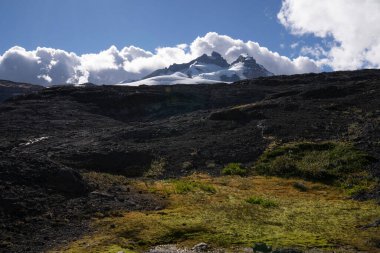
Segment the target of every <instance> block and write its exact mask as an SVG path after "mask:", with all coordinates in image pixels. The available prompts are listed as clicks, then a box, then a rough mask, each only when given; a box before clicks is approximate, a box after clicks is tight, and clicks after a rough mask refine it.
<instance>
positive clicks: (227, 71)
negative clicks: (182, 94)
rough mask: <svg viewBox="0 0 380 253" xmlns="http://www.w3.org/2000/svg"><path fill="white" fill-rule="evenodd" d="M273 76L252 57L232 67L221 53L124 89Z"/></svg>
mask: <svg viewBox="0 0 380 253" xmlns="http://www.w3.org/2000/svg"><path fill="white" fill-rule="evenodd" d="M272 75H273V74H272V73H271V72H269V71H268V70H266V69H265V68H264V67H263V66H262V65H260V64H258V63H257V62H256V60H255V59H254V58H253V57H251V56H248V55H240V56H239V57H238V58H237V59H236V60H235V61H233V62H232V63H231V64H229V63H228V62H227V61H226V60H225V59H224V58H223V57H222V56H221V55H220V54H219V53H217V52H212V53H211V55H206V54H203V55H201V56H199V57H198V58H196V59H194V60H192V61H190V62H188V63H182V64H173V65H170V66H169V67H167V68H164V69H158V70H156V71H154V72H152V73H151V74H149V75H147V76H146V77H144V78H142V79H141V80H139V81H136V82H124V83H122V85H141V84H146V85H158V84H162V85H170V84H185V83H188V84H193V83H197V84H198V83H216V82H235V81H239V80H243V79H251V78H257V77H260V76H272Z"/></svg>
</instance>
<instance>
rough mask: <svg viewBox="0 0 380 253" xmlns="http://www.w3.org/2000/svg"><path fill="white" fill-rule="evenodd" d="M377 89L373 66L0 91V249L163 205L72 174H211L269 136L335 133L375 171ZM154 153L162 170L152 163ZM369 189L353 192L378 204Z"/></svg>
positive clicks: (379, 114)
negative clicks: (208, 80) (227, 79)
mask: <svg viewBox="0 0 380 253" xmlns="http://www.w3.org/2000/svg"><path fill="white" fill-rule="evenodd" d="M1 82H2V81H1ZM379 97H380V71H379V70H362V71H354V72H334V73H322V74H306V75H294V76H275V77H267V78H258V79H255V80H246V81H239V82H236V83H233V84H213V85H174V86H151V87H148V86H140V87H120V86H93V87H73V86H65V87H62V86H61V87H52V88H47V89H42V90H41V91H39V92H38V93H32V94H26V95H21V96H17V97H13V98H10V99H8V100H7V101H5V102H3V103H2V104H0V133H1V135H0V224H1V225H0V251H1V252H41V251H44V250H48V249H52V248H54V247H56V246H57V245H61V244H65V243H67V242H70V241H71V240H72V239H73V238H78V237H80V236H81V235H83V234H86V233H89V232H90V231H91V229H90V227H89V226H88V223H89V221H90V220H91V219H92V218H93V217H96V216H99V215H100V214H101V215H104V214H107V215H108V216H117V215H118V213H117V212H118V211H120V210H122V211H136V210H140V211H141V210H159V209H162V208H163V207H164V206H165V205H166V200H165V198H161V197H158V196H157V195H155V194H153V193H151V192H148V191H142V190H141V189H139V188H138V187H137V188H136V187H135V186H133V184H132V185H131V186H126V184H120V185H118V184H116V183H112V184H107V183H104V182H103V183H104V184H101V183H99V182H97V181H96V180H95V181H94V179H93V178H89V177H86V176H84V173H91V172H103V173H108V174H112V175H122V176H125V177H126V178H136V177H138V178H140V177H143V176H147V175H148V176H149V175H150V176H152V177H154V178H178V177H182V176H187V175H190V174H192V173H194V172H202V173H208V174H210V175H213V176H218V175H220V172H221V169H222V168H223V167H224V166H225V165H226V164H228V163H231V162H239V163H241V164H243V165H244V166H246V167H250V166H252V165H254V164H255V162H256V161H257V159H258V158H259V157H260V155H262V153H263V152H264V151H265V150H266V149H267V148H268V146H269V145H272V144H273V143H288V142H294V141H303V140H307V141H311V142H323V141H336V140H339V141H348V142H350V143H353V145H354V146H355V148H357V149H359V150H361V151H363V152H365V153H366V154H368V156H370V157H371V163H370V164H369V165H368V166H367V167H366V170H367V171H368V173H370V175H371V176H372V177H373V178H379V177H380V162H379V158H380V99H379ZM157 161H165V162H164V163H165V166H164V168H161V169H160V170H159V171H152V164H155V163H156V162H157ZM125 177H121V179H120V180H121V181H123V180H127V179H125ZM112 182H114V181H112ZM379 189H380V188H379V187H378V186H377V187H375V188H371V190H370V191H364V192H359V193H358V194H356V195H355V196H354V198H356V199H358V200H368V199H372V200H375V201H379V198H380V191H379ZM379 244H380V243H379Z"/></svg>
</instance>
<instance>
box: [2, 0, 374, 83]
mask: <svg viewBox="0 0 380 253" xmlns="http://www.w3.org/2000/svg"><path fill="white" fill-rule="evenodd" d="M0 11H1V15H0V35H1V36H0V79H9V80H14V81H23V82H33V83H38V84H43V85H50V84H53V83H67V82H73V83H80V82H87V81H88V82H94V83H117V82H120V81H122V80H129V79H139V78H141V77H142V76H144V75H146V74H148V73H150V72H152V71H154V70H156V69H158V68H163V67H167V66H169V65H170V64H173V63H183V62H187V61H190V60H192V59H194V58H195V57H198V56H199V55H200V54H204V53H206V54H210V53H211V52H212V51H218V52H219V53H221V54H222V56H223V57H225V58H226V60H227V61H229V62H231V61H233V60H234V59H236V57H238V56H239V55H240V54H248V55H250V56H252V57H254V58H255V59H256V60H257V62H258V63H260V64H262V65H263V66H264V67H265V68H267V69H268V70H269V71H271V72H272V73H274V74H298V73H308V72H320V71H331V70H354V69H361V68H380V26H379V25H378V24H380V1H379V0H362V1H356V0H318V1H315V0H302V1H300V0H192V1H184V0H64V1H63V0H0ZM179 44H186V45H182V46H180V47H179V46H178V45H179Z"/></svg>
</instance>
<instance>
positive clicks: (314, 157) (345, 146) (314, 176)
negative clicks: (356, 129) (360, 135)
mask: <svg viewBox="0 0 380 253" xmlns="http://www.w3.org/2000/svg"><path fill="white" fill-rule="evenodd" d="M370 162H371V158H370V157H369V156H368V155H367V154H365V153H364V152H362V151H360V150H357V149H356V148H355V147H354V146H353V145H352V144H351V143H347V142H322V143H313V142H300V143H288V144H284V145H281V146H278V147H275V148H274V149H269V150H266V151H265V152H264V154H263V155H262V156H261V157H260V158H259V160H258V161H257V163H256V164H255V166H254V169H255V170H256V171H257V172H258V173H259V174H263V175H275V176H281V177H300V178H304V179H309V180H316V181H322V182H326V183H332V182H335V181H337V180H338V179H339V180H340V179H342V177H344V178H345V177H347V176H348V175H350V174H353V173H358V172H363V171H365V169H366V167H367V165H368V164H370Z"/></svg>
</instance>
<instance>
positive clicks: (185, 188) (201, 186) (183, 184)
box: [171, 179, 216, 194]
mask: <svg viewBox="0 0 380 253" xmlns="http://www.w3.org/2000/svg"><path fill="white" fill-rule="evenodd" d="M171 183H172V184H173V186H174V192H175V193H178V194H186V193H188V192H194V191H197V190H201V191H204V192H208V193H216V188H215V187H214V186H213V185H211V184H208V183H205V182H201V181H194V180H186V179H177V180H172V181H171Z"/></svg>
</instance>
